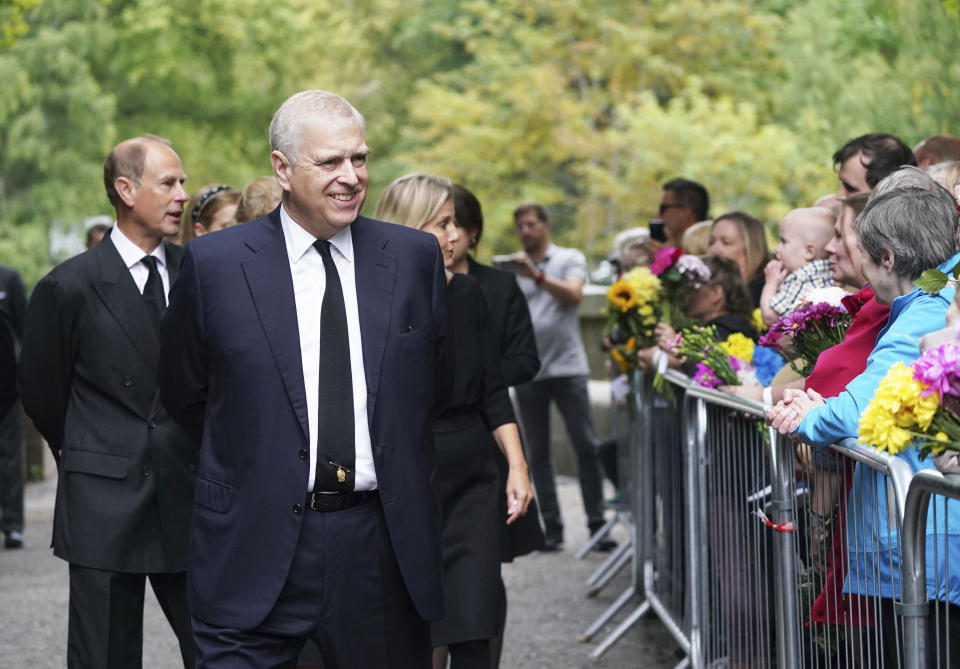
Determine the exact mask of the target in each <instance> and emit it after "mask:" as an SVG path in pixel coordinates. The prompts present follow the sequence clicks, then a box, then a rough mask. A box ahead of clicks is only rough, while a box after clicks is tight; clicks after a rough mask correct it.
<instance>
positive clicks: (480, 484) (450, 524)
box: [430, 414, 506, 647]
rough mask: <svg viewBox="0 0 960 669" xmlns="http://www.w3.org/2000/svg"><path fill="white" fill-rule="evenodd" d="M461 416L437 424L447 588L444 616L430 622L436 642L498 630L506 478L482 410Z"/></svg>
mask: <svg viewBox="0 0 960 669" xmlns="http://www.w3.org/2000/svg"><path fill="white" fill-rule="evenodd" d="M459 418H460V419H459V420H457V421H456V423H455V424H451V423H449V422H445V423H442V424H438V425H437V426H436V427H435V429H434V441H435V445H436V466H437V473H436V477H435V479H434V489H435V490H436V494H437V499H438V501H439V503H440V514H441V523H442V525H441V528H442V529H441V546H442V550H443V588H444V617H443V618H441V619H440V620H438V621H437V622H435V623H433V624H432V625H431V627H430V633H431V641H432V643H433V645H434V646H435V647H436V646H445V645H447V644H451V643H457V642H461V641H471V640H474V639H489V638H491V637H493V636H494V635H495V634H496V633H497V614H498V603H499V592H500V587H499V582H500V557H501V525H503V524H504V523H505V522H506V516H505V515H504V516H502V517H501V513H500V510H501V507H502V504H501V500H500V498H501V497H503V496H504V494H505V492H504V489H505V482H504V481H503V479H502V478H501V476H500V470H499V467H498V466H497V459H496V458H497V445H496V442H495V441H494V439H493V436H492V435H491V434H490V431H489V430H488V429H487V428H486V426H485V425H484V423H483V421H482V420H481V418H480V416H479V414H474V415H473V416H471V417H463V416H461V417H459Z"/></svg>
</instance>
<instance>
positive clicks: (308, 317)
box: [280, 207, 377, 491]
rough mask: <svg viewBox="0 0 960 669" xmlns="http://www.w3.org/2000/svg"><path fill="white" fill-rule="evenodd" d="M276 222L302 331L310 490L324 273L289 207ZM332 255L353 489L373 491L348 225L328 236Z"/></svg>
mask: <svg viewBox="0 0 960 669" xmlns="http://www.w3.org/2000/svg"><path fill="white" fill-rule="evenodd" d="M280 224H281V226H282V228H283V238H284V240H285V242H286V245H287V259H288V260H289V261H290V274H291V275H292V276H293V293H294V298H295V300H296V304H297V326H298V329H299V331H300V358H301V360H302V361H303V382H304V386H305V387H304V390H306V393H307V422H308V425H309V428H310V477H309V479H308V481H307V490H308V491H312V490H313V483H314V478H315V477H316V470H317V465H316V463H317V395H318V394H319V384H320V327H321V319H320V308H321V306H322V305H323V293H324V290H325V289H326V286H327V275H326V273H325V271H324V268H323V259H322V258H321V257H320V253H319V252H318V251H317V250H316V249H315V248H313V243H314V242H315V241H316V240H317V238H316V237H314V236H313V235H311V234H310V233H309V232H307V231H306V230H305V229H303V228H302V227H300V225H299V224H297V223H296V222H295V221H294V220H293V219H292V218H290V214H288V213H287V210H286V209H284V208H283V207H281V208H280ZM330 246H332V247H333V250H331V252H330V254H331V255H332V256H333V264H334V265H336V267H337V274H339V275H340V285H341V287H342V288H343V304H344V307H346V310H347V337H348V339H349V343H350V373H351V374H352V375H353V424H354V440H355V442H354V444H355V449H356V456H357V459H356V462H355V463H354V477H355V480H354V490H373V489H374V488H376V487H377V473H376V471H375V470H374V466H373V448H372V447H371V445H370V427H369V425H368V424H367V378H366V376H365V375H364V369H363V345H362V341H361V338H360V310H359V307H358V306H357V280H356V265H355V264H354V257H353V237H352V235H351V234H350V227H349V226H348V227H346V228H344V229H343V230H341V231H340V232H338V233H337V234H336V235H334V236H333V237H331V238H330Z"/></svg>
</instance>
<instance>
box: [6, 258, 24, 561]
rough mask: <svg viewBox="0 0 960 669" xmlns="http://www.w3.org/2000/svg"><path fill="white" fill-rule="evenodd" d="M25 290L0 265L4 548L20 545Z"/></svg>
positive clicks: (16, 277) (14, 273)
mask: <svg viewBox="0 0 960 669" xmlns="http://www.w3.org/2000/svg"><path fill="white" fill-rule="evenodd" d="M26 306H27V289H26V288H25V287H24V285H23V279H21V278H20V274H19V273H18V272H17V270H15V269H13V268H12V267H7V266H5V265H0V337H2V342H0V347H2V351H0V356H2V357H3V361H2V369H3V376H2V377H0V385H2V386H4V387H3V388H2V389H0V395H2V396H3V397H2V398H0V511H2V515H0V530H2V531H3V547H4V548H20V547H21V546H23V476H24V470H23V413H22V411H21V410H20V405H19V403H18V402H17V401H16V400H17V396H16V385H17V384H16V354H17V350H18V349H19V347H20V340H21V338H22V337H23V312H24V310H25V309H26Z"/></svg>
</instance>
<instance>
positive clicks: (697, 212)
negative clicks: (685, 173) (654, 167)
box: [650, 178, 710, 248]
mask: <svg viewBox="0 0 960 669" xmlns="http://www.w3.org/2000/svg"><path fill="white" fill-rule="evenodd" d="M709 211H710V196H709V194H708V193H707V189H706V188H704V187H703V186H702V185H700V184H698V183H697V182H696V181H690V180H689V179H683V178H677V179H671V180H670V181H668V182H667V183H665V184H663V195H661V197H660V209H659V220H660V221H662V233H659V232H658V230H657V228H658V227H660V226H658V225H657V224H656V221H657V220H658V219H654V220H653V221H651V222H650V238H651V239H654V240H656V241H659V242H663V245H664V246H673V247H676V248H680V245H681V244H680V242H681V240H682V239H683V233H684V232H686V230H687V228H689V227H690V226H691V225H693V224H694V223H697V222H698V221H704V220H706V219H707V217H708V215H709V214H708V212H709Z"/></svg>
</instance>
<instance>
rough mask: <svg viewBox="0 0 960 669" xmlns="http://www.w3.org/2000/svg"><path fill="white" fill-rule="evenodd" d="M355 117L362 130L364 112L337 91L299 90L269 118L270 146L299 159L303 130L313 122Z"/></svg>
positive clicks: (348, 119) (289, 156)
mask: <svg viewBox="0 0 960 669" xmlns="http://www.w3.org/2000/svg"><path fill="white" fill-rule="evenodd" d="M335 120H341V121H352V122H353V123H356V124H357V126H359V128H360V130H361V131H362V130H363V129H364V127H365V122H364V119H363V114H361V113H360V112H358V111H357V110H356V109H355V108H354V107H353V105H351V104H350V103H349V102H347V101H346V100H345V99H344V98H342V97H340V96H339V95H337V94H336V93H330V92H328V91H317V90H312V91H300V92H299V93H295V94H294V95H291V96H290V97H289V98H287V99H286V101H284V103H283V104H282V105H280V108H279V109H278V110H277V111H276V113H275V114H274V115H273V120H272V121H270V150H271V151H280V152H282V153H283V155H285V156H286V157H287V158H288V159H289V160H290V161H291V162H293V163H294V164H296V163H297V162H298V161H299V160H300V142H301V138H302V135H303V130H304V128H305V127H306V126H308V125H309V124H310V123H325V122H326V123H329V122H332V121H335Z"/></svg>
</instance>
